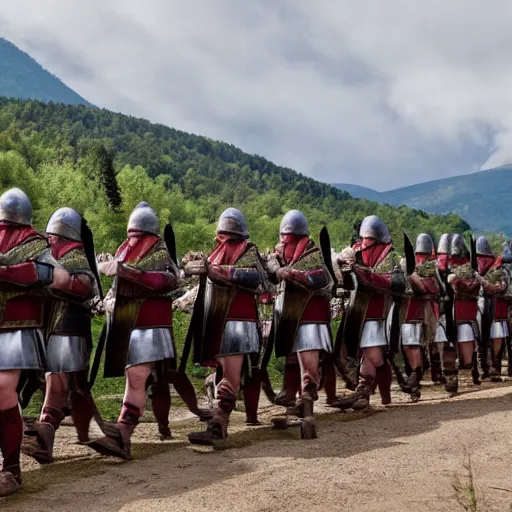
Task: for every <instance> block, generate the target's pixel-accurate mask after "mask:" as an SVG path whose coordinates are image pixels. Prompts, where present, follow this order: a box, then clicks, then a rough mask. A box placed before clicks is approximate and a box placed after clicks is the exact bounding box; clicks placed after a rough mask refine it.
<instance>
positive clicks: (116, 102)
mask: <svg viewBox="0 0 512 512" xmlns="http://www.w3.org/2000/svg"><path fill="white" fill-rule="evenodd" d="M0 4H5V5H2V11H1V13H2V14H0V17H1V18H0V28H1V30H2V32H3V33H4V35H5V37H7V38H8V39H10V40H11V41H12V42H14V43H15V44H17V45H18V46H19V47H20V48H22V49H24V50H26V51H28V52H29V53H30V54H31V55H32V56H33V57H34V58H36V59H37V60H38V61H39V62H40V63H41V64H42V65H43V66H44V67H46V68H47V69H49V70H50V71H52V72H53V73H54V74H56V75H57V76H59V77H60V78H61V79H62V80H63V81H64V82H66V83H67V84H68V85H70V86H71V87H72V88H74V89H75V90H76V91H77V92H78V93H79V94H80V95H82V96H83V97H85V98H86V99H88V100H89V101H90V102H92V103H93V104H95V105H98V106H104V107H106V108H110V109H112V110H115V111H122V112H125V113H128V114H132V115H137V116H142V117H146V118H148V119H150V120H152V121H156V122H161V123H164V124H167V125H170V126H173V127H176V128H178V129H182V130H186V131H190V132H194V133H199V134H204V135H207V136H209V137H211V138H213V139H219V140H225V141H227V142H230V143H232V144H235V145H237V146H239V147H241V148H242V149H244V150H245V151H248V152H251V153H257V154H260V155H263V156H266V157H267V158H269V159H271V160H273V161H274V162H276V163H278V164H281V165H285V166H288V167H292V168H294V169H296V170H298V171H300V172H303V173H305V174H308V175H311V176H314V177H315V178H317V179H320V180H323V181H327V182H349V183H357V184H360V185H365V186H370V187H373V188H376V189H389V188H393V187H398V186H403V185H407V184H411V183H415V182H419V181H427V180H430V179H436V178H441V177H445V176H450V175H454V174H461V173H467V172H471V171H473V170H476V169H478V168H488V167H491V166H495V165H501V164H504V163H507V162H510V161H512V93H511V92H510V91H512V68H511V66H510V52H509V48H511V47H512V31H511V30H510V24H511V22H512V4H511V3H510V2H508V1H506V0H489V2H487V3H486V4H485V6H483V5H482V2H481V1H479V0H451V1H450V2H446V1H441V0H431V1H430V2H425V3H423V4H418V3H416V2H410V1H408V0H391V1H389V2H379V1H378V0H360V1H359V2H352V1H350V0H346V1H339V2H331V1H329V0H316V1H315V2H311V1H310V0H281V1H278V0H259V1H257V0H253V1H251V2H240V1H239V0H216V1H215V2H212V1H209V0H195V1H194V2H183V1H178V0H172V1H171V0H146V1H144V2H140V1H138V0H137V1H135V0H111V1H110V2H103V1H100V0H88V1H87V2H81V1H79V0H47V1H46V2H39V1H37V0H26V1H25V2H8V1H7V0H0ZM21 4H23V5H21Z"/></svg>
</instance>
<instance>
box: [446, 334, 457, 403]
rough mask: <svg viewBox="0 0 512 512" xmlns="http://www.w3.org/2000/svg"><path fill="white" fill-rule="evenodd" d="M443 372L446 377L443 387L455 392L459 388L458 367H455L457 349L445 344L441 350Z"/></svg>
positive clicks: (449, 391)
mask: <svg viewBox="0 0 512 512" xmlns="http://www.w3.org/2000/svg"><path fill="white" fill-rule="evenodd" d="M443 373H444V376H445V377H446V384H445V389H446V391H447V392H448V393H450V394H452V395H453V394H455V393H457V391H458V389H459V369H458V368H457V351H456V350H455V347H453V345H452V344H451V343H450V344H446V345H445V346H444V350H443Z"/></svg>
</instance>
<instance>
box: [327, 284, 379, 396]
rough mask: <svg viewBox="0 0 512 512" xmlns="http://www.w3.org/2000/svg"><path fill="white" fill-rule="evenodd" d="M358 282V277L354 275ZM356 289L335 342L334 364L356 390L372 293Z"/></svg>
mask: <svg viewBox="0 0 512 512" xmlns="http://www.w3.org/2000/svg"><path fill="white" fill-rule="evenodd" d="M353 279H354V280H355V281H356V282H357V278H356V277H355V276H353ZM355 288H356V289H355V290H353V291H351V292H350V301H349V305H348V307H347V309H346V311H345V313H344V315H343V317H342V319H341V323H340V326H339V329H338V332H337V334H336V342H335V344H334V364H335V365H336V367H337V369H338V371H339V372H340V374H341V376H342V377H343V379H344V380H345V382H346V383H347V387H348V388H349V389H351V390H354V389H355V388H356V386H357V383H358V379H359V344H360V341H361V334H362V332H363V326H364V319H365V317H366V309H367V308H368V303H369V301H370V295H369V294H367V293H361V292H358V291H357V286H355Z"/></svg>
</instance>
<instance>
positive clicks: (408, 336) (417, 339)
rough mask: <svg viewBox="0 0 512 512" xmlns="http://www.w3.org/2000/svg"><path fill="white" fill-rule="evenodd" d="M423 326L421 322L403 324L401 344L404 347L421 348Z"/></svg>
mask: <svg viewBox="0 0 512 512" xmlns="http://www.w3.org/2000/svg"><path fill="white" fill-rule="evenodd" d="M422 333H423V325H422V324H421V322H415V323H412V322H410V323H403V324H402V325H401V327H400V342H401V343H402V346H404V347H419V346H420V345H421V335H422Z"/></svg>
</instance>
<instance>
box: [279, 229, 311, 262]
mask: <svg viewBox="0 0 512 512" xmlns="http://www.w3.org/2000/svg"><path fill="white" fill-rule="evenodd" d="M280 239H281V243H280V244H279V246H278V253H279V256H280V257H281V259H282V260H283V261H284V263H285V265H293V264H294V263H295V262H296V261H297V260H298V259H299V258H300V257H301V256H302V255H303V254H304V253H305V252H306V250H307V249H308V246H309V245H310V239H309V237H308V236H307V235H291V234H281V235H280Z"/></svg>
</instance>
